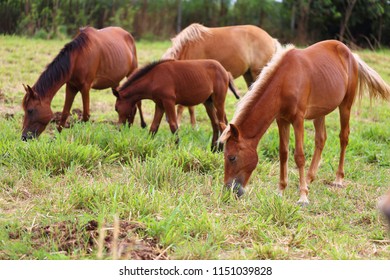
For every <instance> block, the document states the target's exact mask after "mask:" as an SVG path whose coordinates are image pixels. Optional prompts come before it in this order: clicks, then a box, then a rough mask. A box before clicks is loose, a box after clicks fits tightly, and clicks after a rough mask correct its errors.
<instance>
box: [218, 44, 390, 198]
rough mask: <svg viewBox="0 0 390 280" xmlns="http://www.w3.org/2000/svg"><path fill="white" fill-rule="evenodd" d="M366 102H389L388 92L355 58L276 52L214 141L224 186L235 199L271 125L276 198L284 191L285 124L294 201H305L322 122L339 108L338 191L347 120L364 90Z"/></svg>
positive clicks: (334, 49)
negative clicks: (310, 149)
mask: <svg viewBox="0 0 390 280" xmlns="http://www.w3.org/2000/svg"><path fill="white" fill-rule="evenodd" d="M366 88H367V89H368V91H369V93H370V97H371V98H372V97H381V98H383V99H385V100H389V98H390V87H389V86H388V85H387V84H386V83H385V82H384V81H383V80H382V78H381V77H380V76H379V75H378V73H376V72H375V71H374V70H373V69H372V68H370V67H369V66H368V65H367V64H366V63H364V62H363V61H362V60H361V59H360V58H359V57H358V56H357V55H355V54H352V53H351V51H350V50H349V49H348V48H347V47H346V46H345V45H344V44H343V43H341V42H339V41H335V40H329V41H323V42H319V43H317V44H314V45H312V46H310V47H308V48H306V49H303V50H299V49H295V48H294V47H293V46H289V47H286V48H284V49H283V50H281V51H279V52H278V53H277V54H276V55H275V56H274V57H273V58H272V60H271V62H270V63H269V64H268V66H267V67H266V68H265V69H264V70H263V72H262V73H261V74H260V77H259V78H258V80H257V81H256V82H255V83H254V84H253V86H252V88H251V90H250V91H249V92H248V93H247V94H246V95H245V97H244V98H243V99H242V100H241V102H240V103H239V104H238V107H237V110H236V112H235V115H234V117H233V119H232V121H231V123H230V124H229V126H228V127H227V128H226V129H225V130H224V132H223V133H222V135H221V136H220V139H219V141H220V142H222V143H225V151H224V160H225V176H224V182H225V185H226V186H227V187H229V188H231V189H233V190H234V191H235V192H236V193H237V195H238V196H240V195H242V194H243V188H242V187H244V186H245V185H246V184H247V182H248V179H249V177H250V175H251V173H252V172H253V170H254V169H255V167H256V165H257V162H258V156H257V152H256V147H257V145H258V143H259V141H260V139H261V137H262V136H263V135H264V133H265V132H266V130H267V129H268V127H269V126H270V125H271V123H272V122H273V120H275V119H276V121H277V124H278V129H279V156H280V182H279V193H280V195H282V194H283V191H284V189H285V188H286V186H287V181H288V176H287V159H288V144H289V135H290V132H289V131H290V124H292V126H293V128H294V134H295V153H294V159H295V162H296V165H297V166H298V169H299V190H300V199H299V201H298V203H300V204H302V205H305V204H308V203H309V201H308V199H307V195H308V183H311V182H312V181H313V180H314V178H315V176H316V173H317V169H318V166H319V162H320V158H321V153H322V150H323V148H324V145H325V141H326V130H325V116H326V115H327V114H329V113H330V112H332V111H333V110H335V109H336V108H337V107H338V108H339V113H340V125H341V132H340V146H341V152H340V161H339V165H338V169H337V173H336V180H335V182H334V184H335V185H336V186H339V187H342V185H343V178H344V159H345V150H346V147H347V144H348V137H349V119H350V113H351V107H352V104H353V102H354V100H355V98H356V96H359V97H360V98H361V97H362V94H363V92H364V90H365V89H366ZM304 119H311V120H313V122H314V127H315V151H314V155H313V159H312V162H311V165H310V168H309V171H308V174H307V177H306V178H305V171H304V168H305V156H304V151H303V138H304V137H303V135H304V124H303V123H304Z"/></svg>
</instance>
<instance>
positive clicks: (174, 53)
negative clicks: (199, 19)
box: [162, 23, 211, 59]
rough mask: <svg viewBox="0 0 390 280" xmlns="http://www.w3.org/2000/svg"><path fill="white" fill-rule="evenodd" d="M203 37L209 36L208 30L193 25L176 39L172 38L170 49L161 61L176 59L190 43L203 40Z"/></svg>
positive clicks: (201, 26)
mask: <svg viewBox="0 0 390 280" xmlns="http://www.w3.org/2000/svg"><path fill="white" fill-rule="evenodd" d="M204 35H211V31H210V29H209V28H207V27H205V26H203V25H201V24H199V23H193V24H191V25H190V26H188V27H187V28H185V29H184V30H183V31H181V32H180V33H179V34H178V35H176V37H174V38H172V39H171V41H172V47H171V48H169V49H168V50H167V51H166V52H165V53H164V55H163V56H162V58H163V59H167V58H173V59H177V58H178V57H179V55H180V53H181V51H182V49H183V47H184V46H185V45H186V44H188V43H191V42H196V41H200V40H203V36H204Z"/></svg>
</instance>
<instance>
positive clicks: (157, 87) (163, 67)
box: [113, 59, 236, 151]
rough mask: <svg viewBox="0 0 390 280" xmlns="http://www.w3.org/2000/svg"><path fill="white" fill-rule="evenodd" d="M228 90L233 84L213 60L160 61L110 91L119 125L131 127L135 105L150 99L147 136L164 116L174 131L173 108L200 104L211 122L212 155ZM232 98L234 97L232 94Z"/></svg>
mask: <svg viewBox="0 0 390 280" xmlns="http://www.w3.org/2000/svg"><path fill="white" fill-rule="evenodd" d="M228 86H229V88H230V89H231V90H232V91H233V93H235V92H234V87H233V81H232V79H230V77H229V75H228V73H227V72H226V71H225V69H224V68H223V67H222V65H221V64H220V63H219V62H218V61H215V60H211V59H201V60H187V61H180V60H160V61H158V62H154V63H151V64H149V65H147V66H145V67H144V68H142V69H140V70H139V71H137V72H135V73H134V74H133V75H131V76H130V77H129V79H128V80H127V81H126V82H125V83H124V84H123V85H122V86H121V87H120V88H119V92H117V91H115V90H113V93H114V95H115V96H116V98H117V100H116V104H115V110H116V111H117V112H118V115H119V123H125V122H126V121H128V122H129V124H132V123H133V120H134V111H133V108H134V106H135V103H136V102H138V101H140V100H141V99H151V100H153V101H154V102H155V103H156V107H155V113H154V119H153V122H152V125H151V126H150V133H151V134H152V135H154V134H155V133H157V130H158V128H159V125H160V123H161V118H162V116H163V114H164V112H165V113H166V116H167V120H168V123H169V127H170V129H171V132H172V133H173V134H174V133H175V132H176V131H177V129H178V124H177V119H176V113H175V105H176V104H181V105H184V106H195V105H198V104H200V103H203V104H204V106H205V107H206V111H207V114H208V116H209V118H210V120H211V125H212V128H213V138H212V143H211V149H212V151H215V150H217V149H219V150H222V146H221V145H220V146H219V147H217V140H218V136H219V134H220V132H222V128H221V125H220V124H221V123H223V124H226V123H227V120H226V115H225V110H224V107H225V98H226V92H227V89H228ZM235 94H236V93H235Z"/></svg>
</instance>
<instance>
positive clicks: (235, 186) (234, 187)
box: [225, 180, 245, 197]
mask: <svg viewBox="0 0 390 280" xmlns="http://www.w3.org/2000/svg"><path fill="white" fill-rule="evenodd" d="M225 186H226V188H227V189H228V190H230V191H233V193H234V194H235V195H237V197H241V196H242V195H243V194H244V193H245V190H244V188H243V187H242V184H241V183H240V182H238V181H236V180H233V181H232V182H231V183H228V184H226V185H225Z"/></svg>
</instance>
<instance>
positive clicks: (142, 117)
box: [137, 101, 146, 128]
mask: <svg viewBox="0 0 390 280" xmlns="http://www.w3.org/2000/svg"><path fill="white" fill-rule="evenodd" d="M141 105H142V102H141V101H138V102H137V107H138V110H139V117H140V119H141V127H142V128H145V127H146V122H145V120H144V115H143V113H142V106H141Z"/></svg>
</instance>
